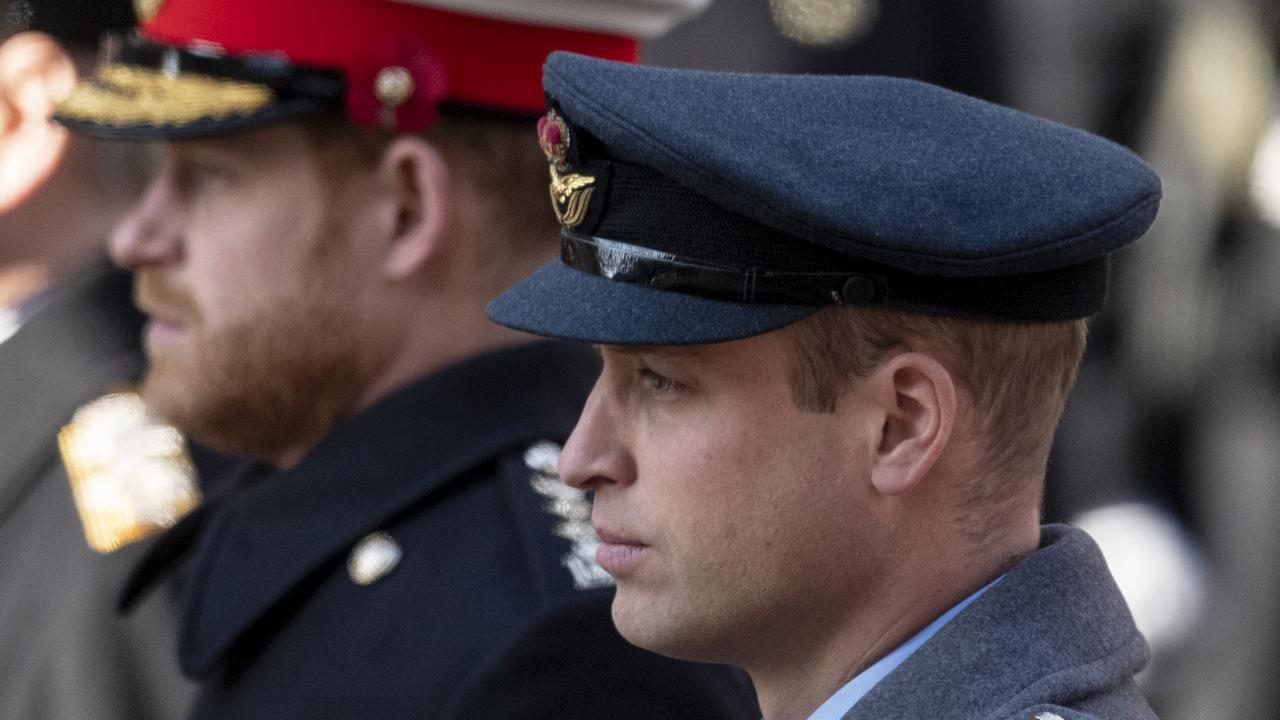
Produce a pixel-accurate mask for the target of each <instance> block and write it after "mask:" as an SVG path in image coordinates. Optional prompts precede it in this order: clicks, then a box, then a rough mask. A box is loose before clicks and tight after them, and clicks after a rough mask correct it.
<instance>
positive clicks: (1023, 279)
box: [560, 230, 1108, 321]
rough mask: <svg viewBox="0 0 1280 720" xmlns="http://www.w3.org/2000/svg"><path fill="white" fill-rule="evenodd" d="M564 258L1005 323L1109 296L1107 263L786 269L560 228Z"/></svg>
mask: <svg viewBox="0 0 1280 720" xmlns="http://www.w3.org/2000/svg"><path fill="white" fill-rule="evenodd" d="M560 259H561V261H562V262H563V263H564V264H565V265H567V266H568V267H571V268H573V269H574V270H578V271H579V272H584V273H587V274H590V275H594V276H596V277H600V278H604V279H607V280H612V281H614V282H622V283H627V284H630V285H639V286H642V287H646V288H649V289H652V290H662V291H665V292H677V293H682V294H685V295H693V296H697V297H703V298H708V299H711V300H725V301H729V302H736V303H744V304H753V303H763V304H791V305H808V306H813V307H822V306H825V305H883V306H885V307H891V308H896V309H901V310H910V311H915V312H927V313H929V314H934V315H939V314H941V315H952V316H961V317H977V318H985V319H994V320H1007V321H1053V320H1070V319H1074V318H1078V317H1084V316H1087V315H1089V314H1092V313H1094V312H1097V310H1098V309H1099V308H1100V307H1101V305H1102V302H1103V300H1104V299H1105V296H1106V286H1107V273H1108V262H1107V259H1106V258H1105V257H1101V258H1095V259H1093V260H1090V261H1088V262H1086V263H1083V264H1081V265H1073V266H1070V267H1065V268H1057V269H1054V270H1048V271H1043V272H1038V273H1028V274H1025V275H1011V276H1008V275H1007V276H1002V277H997V278H940V277H933V276H921V275H913V274H911V273H906V272H902V271H900V270H894V269H892V268H887V267H878V268H876V269H875V270H874V271H868V272H862V271H843V272H784V271H773V270H765V269H762V268H760V267H748V268H736V267H729V266H726V265H722V264H717V263H713V262H707V261H704V260H697V259H693V258H687V257H681V256H679V255H675V254H673V253H669V252H664V251H661V250H656V249H653V248H648V247H642V246H639V245H633V244H629V243H624V242H619V241H616V240H609V239H606V238H599V237H590V236H586V235H580V234H578V233H574V232H572V231H570V230H562V231H561V233H560Z"/></svg>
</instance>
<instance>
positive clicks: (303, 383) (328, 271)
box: [140, 260, 370, 464]
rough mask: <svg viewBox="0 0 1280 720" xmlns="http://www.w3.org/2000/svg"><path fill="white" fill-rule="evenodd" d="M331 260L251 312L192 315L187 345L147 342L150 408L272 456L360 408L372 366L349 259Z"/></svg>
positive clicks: (214, 438)
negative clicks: (347, 271) (216, 323)
mask: <svg viewBox="0 0 1280 720" xmlns="http://www.w3.org/2000/svg"><path fill="white" fill-rule="evenodd" d="M325 265H327V263H326V264H325ZM325 265H322V264H321V263H320V261H319V260H317V262H316V264H315V266H313V267H309V268H305V269H303V270H302V271H301V274H302V276H303V279H302V280H301V285H300V286H299V287H294V288H292V289H291V290H286V291H283V292H280V293H277V294H276V296H275V297H273V298H271V299H269V300H264V301H263V302H262V303H261V304H260V306H259V307H258V308H257V310H256V312H254V313H251V314H250V315H249V316H246V317H242V318H238V319H236V320H234V321H231V322H228V323H227V324H225V325H223V326H220V327H210V326H208V325H207V324H205V323H203V322H201V321H200V319H199V318H198V317H196V318H193V319H192V324H191V326H190V328H189V331H190V335H189V337H188V342H187V343H186V344H185V347H183V348H181V349H179V350H178V351H176V352H169V353H151V352H149V353H148V357H149V359H150V367H149V369H148V372H147V375H146V378H145V380H144V383H143V388H142V393H143V397H144V398H145V400H146V401H147V403H148V404H149V406H150V407H151V408H152V410H153V411H154V412H155V413H156V414H158V415H160V416H161V417H163V418H164V419H166V420H167V421H168V422H170V423H172V424H173V425H174V426H175V427H177V428H178V429H179V430H181V431H182V432H183V433H185V434H186V435H187V436H188V437H190V438H192V439H194V440H196V441H198V442H200V443H202V444H204V445H207V446H209V447H211V448H213V449H215V450H218V451H220V452H224V453H228V454H231V455H237V456H241V457H249V458H255V459H259V460H264V461H267V462H271V463H273V464H279V461H280V459H281V458H282V457H286V456H288V455H291V454H293V453H296V452H298V451H305V450H306V449H309V448H310V447H311V446H313V445H314V444H315V443H316V442H318V441H319V440H320V439H321V438H323V437H324V435H326V434H327V433H328V432H329V431H330V430H331V429H332V428H333V426H334V425H335V424H336V423H337V422H339V421H340V420H342V419H343V418H345V417H347V416H349V415H350V414H352V413H353V412H354V409H355V406H356V404H357V403H358V401H359V396H360V394H361V392H362V391H363V389H364V388H365V387H366V385H367V384H368V381H369V380H368V378H369V375H370V373H369V370H368V368H367V367H366V365H367V363H366V361H365V360H364V355H365V353H363V352H362V348H361V343H360V341H359V336H358V330H357V328H358V327H359V320H358V318H356V317H355V312H354V311H353V310H352V309H351V308H350V307H349V306H347V305H346V304H345V303H344V302H343V298H344V294H343V292H342V288H343V283H342V282H341V277H342V276H341V269H338V268H334V267H326V266H325ZM141 281H142V278H141V277H140V282H141Z"/></svg>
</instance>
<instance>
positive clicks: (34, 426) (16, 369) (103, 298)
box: [0, 0, 192, 720]
mask: <svg viewBox="0 0 1280 720" xmlns="http://www.w3.org/2000/svg"><path fill="white" fill-rule="evenodd" d="M132 17H133V15H132V11H131V10H130V8H129V4H128V2H125V1H108V0H95V1H94V2H89V3H85V2H74V1H72V0H0V549H3V552H0V668H3V671H0V717H3V718H22V719H23V720H44V719H48V720H55V719H56V720H64V719H66V718H104V719H108V720H115V719H119V720H125V719H128V720H148V719H152V718H173V717H179V716H181V714H182V713H183V712H185V710H186V707H187V705H188V704H189V701H190V698H191V695H192V687H191V685H190V684H189V682H188V681H186V680H185V679H184V678H183V677H182V676H181V674H180V673H179V672H178V668H177V663H176V658H175V655H176V653H175V649H174V645H175V643H174V637H173V628H174V625H175V623H174V617H173V615H174V603H173V602H172V601H171V598H169V597H167V594H166V593H157V595H156V596H155V597H152V598H150V599H149V601H148V602H147V603H145V604H144V605H143V606H142V607H140V608H139V609H138V612H137V613H136V614H135V615H134V616H133V617H130V618H128V619H124V618H121V617H119V616H117V615H116V614H115V596H116V594H117V593H118V592H119V589H120V586H121V585H122V584H123V582H124V579H125V576H126V574H127V573H128V571H129V569H130V568H131V566H132V565H133V564H134V563H135V562H136V561H137V560H138V558H139V557H140V553H141V552H142V551H143V546H142V545H141V544H132V545H128V546H127V547H124V548H122V549H120V550H117V551H116V552H114V553H111V554H99V553H98V552H95V551H94V550H92V549H90V547H89V544H88V543H87V542H86V530H90V531H92V527H88V528H82V522H81V520H80V519H79V518H78V517H77V509H76V508H77V505H76V502H75V500H74V499H73V491H72V486H71V484H70V483H69V482H68V476H67V471H66V468H65V467H64V463H63V461H62V459H61V458H60V456H59V447H58V437H59V432H60V430H61V428H63V426H64V425H66V424H68V423H70V422H71V421H72V419H73V416H74V415H75V413H76V411H77V408H80V407H81V406H82V405H85V404H88V403H92V401H94V400H95V399H97V398H99V397H100V396H103V395H105V394H108V393H111V392H112V391H114V390H116V389H118V388H120V387H121V386H123V385H127V384H128V383H131V382H134V381H136V379H137V378H138V377H139V376H140V374H141V371H142V357H141V353H140V348H139V338H138V331H139V328H140V326H141V320H140V317H139V316H138V314H137V313H136V312H135V311H134V310H133V309H132V306H131V303H130V298H129V294H130V292H129V280H128V277H127V276H126V275H125V274H124V273H123V272H120V271H118V270H115V269H113V268H112V267H111V266H110V265H109V263H107V262H106V259H105V256H104V253H103V250H102V248H103V242H104V240H105V239H106V236H107V234H108V231H109V230H110V228H111V226H112V224H113V222H114V221H115V220H116V218H117V217H118V216H119V215H120V214H122V213H123V212H124V210H125V209H126V208H127V207H128V204H129V203H130V202H131V201H132V200H133V199H134V198H135V197H136V195H137V193H138V192H139V191H140V190H141V188H142V187H143V184H144V181H145V178H146V169H147V162H146V160H145V155H144V154H143V153H140V152H139V151H138V150H137V149H136V148H128V149H126V148H124V147H122V146H119V145H113V144H110V143H105V142H99V141H94V140H89V139H85V138H77V137H73V136H71V135H69V134H68V133H67V132H66V131H65V130H63V129H61V128H59V127H57V126H55V125H53V124H51V123H50V122H49V121H48V115H49V114H50V113H51V112H52V110H53V107H54V105H55V104H56V103H57V102H58V101H60V100H62V99H63V98H64V97H65V96H66V95H67V94H68V93H69V92H70V91H71V89H72V87H73V86H74V85H75V83H76V81H77V77H78V75H79V74H80V71H81V70H83V69H85V68H86V67H87V66H89V65H90V64H91V63H92V58H93V47H94V44H95V42H96V39H97V37H98V35H99V34H100V33H101V32H103V31H105V30H109V29H112V28H120V27H127V26H129V25H130V23H131V22H132ZM124 402H125V403H126V404H127V401H124ZM109 404H111V405H112V406H113V407H120V406H119V405H118V404H117V403H114V402H111V403H109ZM118 421H119V417H118V416H114V415H113V416H112V417H111V418H109V419H108V420H106V422H107V423H108V424H109V425H111V426H112V431H113V432H116V431H120V430H121V427H120V425H119V423H118ZM161 432H164V431H163V430H162V431H161ZM177 442H178V444H179V445H180V443H181V440H180V438H179V439H178V440H177ZM127 459H129V460H133V459H136V458H127ZM135 467H137V466H136V465H135ZM151 469H152V470H155V469H156V466H152V468H151ZM187 469H188V468H182V467H178V468H175V472H177V473H178V475H174V476H164V477H162V478H161V479H160V481H159V482H160V483H161V490H162V491H165V492H167V488H173V487H180V488H183V489H184V490H185V491H190V490H191V487H190V478H189V477H188V476H187V475H185V474H183V473H184V472H185V471H186V470H187ZM90 470H92V471H94V472H97V471H98V470H100V468H91V469H90ZM129 475H130V476H131V477H138V476H136V475H134V474H132V473H129ZM153 477H154V476H153ZM171 480H172V481H173V483H176V485H175V484H170V481H171ZM98 489H99V490H100V489H101V488H98ZM86 492H87V493H88V494H89V495H93V494H94V493H95V492H96V490H92V489H89V490H86ZM97 494H98V495H99V496H101V495H102V493H100V492H99V493H97ZM79 499H80V500H81V501H82V507H87V506H86V505H85V503H88V504H89V505H92V504H93V503H94V502H99V501H101V500H102V499H103V498H102V497H97V498H94V497H80V498H79ZM90 524H91V525H92V522H91V523H90ZM108 534H109V533H108ZM103 549H105V547H104V548H103Z"/></svg>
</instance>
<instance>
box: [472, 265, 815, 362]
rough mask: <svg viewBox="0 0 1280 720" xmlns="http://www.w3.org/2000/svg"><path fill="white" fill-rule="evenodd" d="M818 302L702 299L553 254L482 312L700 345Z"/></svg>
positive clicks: (567, 330) (787, 320) (789, 316)
mask: <svg viewBox="0 0 1280 720" xmlns="http://www.w3.org/2000/svg"><path fill="white" fill-rule="evenodd" d="M818 309H819V308H816V307H808V306H802V305H766V304H749V303H735V302H726V301H723V300H709V299H707V298H701V297H696V296H693V295H685V294H683V293H677V292H668V291H663V290H655V289H653V288H648V287H643V286H640V285H633V284H630V283H624V282H617V281H614V280H608V279H606V278H602V277H597V276H595V275H590V274H588V273H584V272H581V271H579V270H574V269H572V268H570V267H568V266H567V265H565V264H564V263H562V262H560V261H559V260H553V261H552V262H550V263H547V264H546V265H544V266H543V267H541V268H539V269H538V271H537V272H535V273H533V274H532V275H530V276H529V277H527V278H525V279H523V280H521V281H520V282H519V283H517V284H516V285H515V286H514V287H512V288H511V289H509V290H507V291H506V292H504V293H502V294H501V295H499V296H498V297H496V298H494V299H493V301H492V302H490V303H489V306H488V308H487V312H488V315H489V319H491V320H493V321H494V322H496V323H498V324H499V325H505V326H506V327H509V328H513V329H515V330H522V331H524V332H528V333H533V334H535V335H543V336H546V337H553V338H560V339H563V340H577V341H581V342H589V343H597V344H601V345H700V344H704V343H714V342H724V341H728V340H739V339H741V338H746V337H751V336H753V335H762V334H764V333H767V332H770V331H772V330H777V329H778V328H781V327H784V326H786V325H790V324H791V323H794V322H796V321H798V320H802V319H804V318H806V317H808V316H810V315H812V314H814V313H815V312H817V311H818Z"/></svg>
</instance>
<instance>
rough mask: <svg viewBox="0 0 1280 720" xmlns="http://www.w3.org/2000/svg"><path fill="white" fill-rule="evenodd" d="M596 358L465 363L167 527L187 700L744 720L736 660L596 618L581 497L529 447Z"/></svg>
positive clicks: (255, 711)
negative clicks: (195, 688)
mask: <svg viewBox="0 0 1280 720" xmlns="http://www.w3.org/2000/svg"><path fill="white" fill-rule="evenodd" d="M597 369H598V366H597V359H596V356H595V355H594V354H593V353H592V352H591V351H590V350H589V349H586V348H584V347H581V346H571V345H565V344H560V343H546V342H544V343H539V344H535V345H529V346H525V347H518V348H515V349H510V350H504V351H500V352H497V353H494V354H490V355H485V356H481V357H477V358H473V359H470V360H467V361H464V362H462V363H460V364H458V365H455V366H453V367H450V368H448V369H445V370H443V371H441V372H439V373H437V374H435V375H432V376H431V377H428V378H425V379H423V380H421V381H420V382H418V383H416V384H414V385H412V386H410V387H407V388H405V389H403V390H401V391H399V392H397V393H394V394H393V395H391V396H389V397H387V398H385V399H384V400H382V401H381V402H379V403H377V404H376V405H375V406H374V407H372V408H370V409H369V410H367V411H365V412H363V413H361V414H360V415H359V416H357V417H355V418H352V419H350V420H349V421H347V422H345V423H344V424H342V425H341V426H339V427H338V428H336V429H335V430H334V431H333V432H332V433H331V434H330V435H329V436H328V437H327V438H326V439H325V440H324V441H323V442H321V444H320V445H319V446H318V447H316V448H315V449H314V450H313V451H312V452H311V453H310V454H309V455H308V456H307V457H306V459H305V460H303V461H302V462H301V463H300V464H299V465H297V466H296V467H293V468H291V469H289V470H283V471H275V470H272V469H269V468H266V467H263V466H251V467H248V468H246V469H245V472H244V474H243V476H242V477H241V478H240V479H239V481H238V482H237V483H236V484H235V486H234V488H233V489H232V490H231V491H230V492H229V494H227V495H225V496H223V497H222V498H220V499H217V500H215V501H214V502H213V505H212V506H211V507H210V508H207V509H206V511H205V512H204V513H202V514H201V516H200V517H198V518H197V519H198V521H199V522H198V524H199V526H200V527H199V528H198V530H195V531H192V528H190V527H188V525H190V523H188V524H186V525H183V526H179V528H177V529H175V531H174V533H175V534H177V535H180V536H182V537H184V538H187V539H186V540H184V541H183V542H182V543H179V545H185V546H186V547H189V548H190V550H191V552H190V555H189V556H188V557H187V559H186V560H185V561H184V567H185V569H186V571H187V575H188V579H187V587H186V593H185V599H184V602H183V603H182V613H181V628H180V638H181V657H182V666H183V669H184V671H186V672H187V673H188V674H190V675H192V676H193V677H196V678H199V679H200V680H201V681H202V691H201V694H200V697H199V700H198V702H197V705H196V711H195V714H194V716H195V717H196V718H222V717H226V718H238V719H247V718H335V719H336V718H342V719H343V720H354V719H357V718H376V719H378V720H390V719H392V718H414V717H433V718H456V719H457V720H463V719H464V718H467V719H475V720H480V719H483V718H495V717H520V718H548V719H550V718H557V719H563V718H584V719H585V718H605V717H607V718H656V717H661V718H668V717H671V718H674V717H688V718H733V717H754V715H753V713H755V712H756V711H755V709H754V708H753V707H752V704H751V701H750V700H749V698H750V691H749V686H748V685H746V684H745V683H746V681H745V678H743V677H742V676H739V675H737V674H736V673H733V672H731V671H729V670H727V669H725V668H718V667H712V666H695V665H689V664H686V663H677V662H675V661H671V660H668V659H666V658H662V657H659V656H657V655H653V654H650V653H648V652H645V651H642V650H638V649H636V648H633V647H631V646H629V645H627V644H626V643H624V642H623V640H622V639H621V638H620V637H619V636H618V635H617V633H616V631H615V630H614V629H613V626H612V624H611V622H610V620H609V604H610V601H611V597H612V592H611V590H610V589H609V587H608V586H609V578H608V576H607V575H605V574H603V573H602V572H600V570H599V568H598V566H596V565H595V563H594V559H593V555H594V550H595V545H594V535H593V533H592V532H591V528H590V524H589V516H590V508H589V505H588V503H587V500H586V499H585V498H584V497H582V494H581V493H577V492H576V491H572V490H570V489H568V488H566V487H564V486H563V485H561V484H559V483H558V482H556V481H554V479H553V478H551V477H549V475H548V473H549V472H552V471H553V470H554V462H555V458H554V454H553V453H552V452H550V448H549V447H548V446H547V445H545V444H542V443H543V442H544V441H546V440H548V439H552V440H556V439H562V438H564V437H565V436H566V435H567V433H568V431H569V429H570V428H571V427H572V426H573V423H574V421H575V420H576V419H577V416H578V411H579V408H580V407H581V402H582V399H583V397H585V394H586V392H587V390H588V388H589V386H590V384H591V382H592V381H593V379H594V378H595V375H596V372H597ZM531 449H532V450H531ZM193 517H196V516H193ZM169 544H170V545H171V544H172V543H169ZM179 549H180V548H174V547H168V548H167V549H166V550H165V551H164V552H165V553H167V554H168V555H169V556H171V557H174V558H176V557H178V556H179V553H178V552H176V550H179ZM152 560H153V561H152V562H150V563H148V564H147V565H146V567H147V568H148V570H147V572H148V573H157V572H159V571H160V568H162V567H163V563H158V562H155V561H154V560H155V558H153V559H152ZM145 582H146V578H138V585H139V586H142V585H145Z"/></svg>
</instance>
